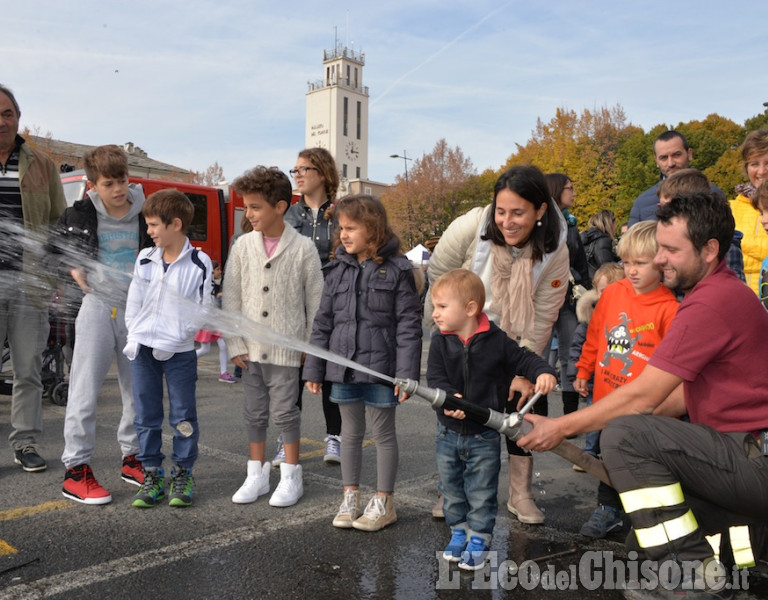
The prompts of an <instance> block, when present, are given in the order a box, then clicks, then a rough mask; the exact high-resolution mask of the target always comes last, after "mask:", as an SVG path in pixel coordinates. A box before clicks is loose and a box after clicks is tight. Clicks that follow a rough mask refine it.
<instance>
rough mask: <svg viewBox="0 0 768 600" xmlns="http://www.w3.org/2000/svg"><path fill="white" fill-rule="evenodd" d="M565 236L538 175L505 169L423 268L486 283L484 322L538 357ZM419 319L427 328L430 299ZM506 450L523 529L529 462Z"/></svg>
mask: <svg viewBox="0 0 768 600" xmlns="http://www.w3.org/2000/svg"><path fill="white" fill-rule="evenodd" d="M566 234H567V228H566V225H565V220H564V219H563V216H562V214H561V213H560V210H559V209H558V208H557V204H556V202H554V201H553V200H552V198H551V197H550V196H549V192H548V188H547V184H546V181H545V179H544V175H543V174H542V173H541V171H540V170H539V169H537V168H536V167H533V166H516V167H511V168H510V169H508V170H507V171H505V172H504V173H503V174H502V175H501V176H500V177H499V179H498V181H497V182H496V185H495V187H494V193H493V202H492V203H491V204H490V205H489V206H486V207H484V208H474V209H472V210H470V211H469V212H468V213H466V214H465V215H462V216H461V217H458V218H457V219H456V220H454V221H453V223H451V224H450V225H449V226H448V229H446V231H445V233H444V234H443V236H442V237H441V238H440V242H439V243H438V244H437V246H436V247H435V250H434V252H433V254H432V257H431V259H430V261H429V269H428V272H427V274H428V276H429V281H430V283H433V282H434V281H435V280H436V279H437V278H438V277H440V276H441V275H442V274H443V273H446V272H448V271H450V270H452V269H458V268H465V269H470V270H471V271H473V272H475V273H477V274H478V275H479V276H480V278H481V279H482V280H483V283H484V284H485V290H486V303H485V307H484V311H485V312H486V313H487V315H488V317H489V318H490V319H491V320H492V321H494V322H495V323H496V324H497V325H498V326H499V327H501V329H503V330H504V331H505V332H506V333H507V335H509V336H510V337H511V338H512V339H514V340H515V341H516V342H517V343H518V344H520V345H521V346H524V347H526V348H528V349H529V350H531V351H532V352H535V353H536V354H541V352H542V350H543V349H544V346H545V345H546V343H547V341H548V340H549V337H550V335H551V334H552V325H553V324H554V322H555V320H556V319H557V315H558V312H559V311H560V307H561V306H562V305H563V302H564V300H565V294H566V291H567V289H568V281H569V275H570V267H569V258H568V247H567V246H566V243H565V240H566ZM424 314H425V319H426V321H427V324H428V325H431V324H432V303H431V299H430V298H429V297H428V298H427V305H426V307H425V310H424ZM507 449H508V451H509V502H508V503H507V508H508V509H509V511H510V512H511V513H513V514H514V515H516V516H517V518H518V519H519V520H520V521H521V522H523V523H532V524H538V523H543V522H544V514H543V513H542V512H541V511H540V510H539V509H538V508H537V507H536V504H535V503H534V501H533V494H532V492H531V475H532V471H533V457H532V456H531V455H530V454H529V453H527V452H525V451H524V450H521V449H520V448H519V447H518V446H517V444H515V443H514V442H512V441H510V440H507Z"/></svg>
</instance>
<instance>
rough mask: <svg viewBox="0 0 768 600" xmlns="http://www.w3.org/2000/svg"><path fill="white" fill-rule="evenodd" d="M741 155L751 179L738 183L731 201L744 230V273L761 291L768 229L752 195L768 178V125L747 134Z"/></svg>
mask: <svg viewBox="0 0 768 600" xmlns="http://www.w3.org/2000/svg"><path fill="white" fill-rule="evenodd" d="M741 157H742V160H743V161H744V171H745V172H746V174H747V178H748V179H749V183H747V184H744V185H739V186H736V191H737V192H739V195H738V196H736V198H734V199H733V200H731V201H730V205H731V211H732V212H733V218H734V219H735V221H736V229H737V230H738V231H741V233H743V234H744V238H743V239H742V240H741V251H742V253H743V255H744V276H745V277H746V280H747V285H749V287H751V288H752V289H753V290H754V291H755V293H756V294H759V291H758V282H759V279H760V264H761V263H762V262H763V259H764V258H765V257H767V256H768V233H766V231H765V230H764V229H763V226H762V225H761V224H760V211H759V210H758V209H757V207H756V206H755V205H754V203H753V200H752V197H753V195H754V192H755V189H756V188H757V187H758V186H759V185H760V183H762V182H763V181H766V180H768V127H764V128H762V129H758V130H757V131H752V132H750V133H749V135H747V138H746V139H745V140H744V145H743V146H742V147H741Z"/></svg>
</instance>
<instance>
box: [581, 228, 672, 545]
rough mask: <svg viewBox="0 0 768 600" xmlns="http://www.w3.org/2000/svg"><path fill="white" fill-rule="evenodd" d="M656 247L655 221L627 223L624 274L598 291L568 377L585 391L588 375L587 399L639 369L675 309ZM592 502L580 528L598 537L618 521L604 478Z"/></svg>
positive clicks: (602, 393) (620, 249)
mask: <svg viewBox="0 0 768 600" xmlns="http://www.w3.org/2000/svg"><path fill="white" fill-rule="evenodd" d="M657 249H658V246H657V244H656V222H655V221H643V222H641V223H638V224H636V225H634V226H633V227H631V228H630V229H629V231H628V232H627V233H626V234H624V235H623V236H622V237H621V240H620V241H619V244H618V246H617V248H616V250H617V252H618V254H619V256H620V257H621V260H622V263H623V267H624V273H625V274H626V278H625V279H622V280H620V281H617V282H616V283H612V284H611V285H609V286H608V287H607V288H605V291H604V292H603V293H602V295H601V296H600V300H599V301H598V303H597V306H596V307H595V312H594V313H593V315H592V318H591V319H590V321H589V328H588V329H587V339H586V341H585V342H584V347H583V348H582V351H581V358H580V359H579V361H578V362H577V363H576V368H577V369H578V373H577V375H576V380H575V381H574V382H573V387H574V389H575V390H576V391H577V392H579V394H581V395H582V396H586V395H587V394H588V390H587V382H588V381H589V379H590V378H591V377H592V376H593V375H594V386H593V390H592V398H593V402H598V401H599V400H600V399H601V398H603V397H605V396H606V395H608V394H609V393H610V392H612V391H613V390H614V389H616V388H617V387H619V386H621V385H624V384H625V383H627V382H628V381H630V380H632V379H633V378H635V377H637V376H638V375H639V374H640V372H641V371H642V370H643V369H644V368H645V365H646V364H647V363H648V359H649V358H650V356H651V354H653V352H654V351H655V350H656V347H657V346H658V344H659V342H660V341H661V339H662V338H663V337H664V335H665V334H666V332H667V329H668V328H669V325H670V323H672V319H673V318H674V316H675V313H676V312H677V307H678V302H677V299H676V298H675V296H674V294H673V293H672V292H671V291H670V290H669V289H667V288H666V287H664V286H662V285H661V272H660V271H659V269H658V267H657V266H656V265H654V263H653V258H654V256H655V255H656V251H657ZM597 501H598V507H597V508H596V509H595V511H594V512H593V513H592V516H591V517H590V518H589V520H588V521H587V522H586V523H584V525H583V526H582V528H581V533H582V534H583V535H586V536H589V537H592V538H603V537H605V536H606V534H607V533H608V532H609V531H612V530H614V529H617V528H619V527H621V526H622V524H623V521H622V510H621V502H620V501H619V496H618V494H617V493H616V491H615V490H614V489H613V488H611V487H610V486H608V485H606V484H604V483H601V484H600V486H599V488H598V493H597Z"/></svg>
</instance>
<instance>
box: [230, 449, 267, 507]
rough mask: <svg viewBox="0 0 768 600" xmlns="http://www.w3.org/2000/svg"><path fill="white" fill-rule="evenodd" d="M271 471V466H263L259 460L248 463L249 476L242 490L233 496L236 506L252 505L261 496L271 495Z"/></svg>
mask: <svg viewBox="0 0 768 600" xmlns="http://www.w3.org/2000/svg"><path fill="white" fill-rule="evenodd" d="M269 469H270V464H269V463H264V465H263V466H262V464H261V461H259V460H249V461H248V475H247V476H246V478H245V481H244V482H243V485H241V486H240V489H239V490H237V491H236V492H235V495H234V496H232V502H234V503H235V504H250V503H251V502H256V499H257V498H258V497H259V496H263V495H264V494H268V493H269Z"/></svg>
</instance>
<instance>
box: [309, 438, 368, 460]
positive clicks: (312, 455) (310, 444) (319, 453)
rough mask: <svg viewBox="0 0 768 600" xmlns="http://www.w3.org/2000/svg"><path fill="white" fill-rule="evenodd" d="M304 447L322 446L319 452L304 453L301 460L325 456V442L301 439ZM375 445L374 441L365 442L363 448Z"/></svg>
mask: <svg viewBox="0 0 768 600" xmlns="http://www.w3.org/2000/svg"><path fill="white" fill-rule="evenodd" d="M301 445H302V446H315V447H317V446H320V448H319V449H317V450H310V451H309V452H302V453H301V454H299V460H305V459H307V458H317V457H318V456H325V442H318V441H316V440H310V439H307V438H301ZM372 445H373V440H363V448H367V447H368V446H372Z"/></svg>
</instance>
